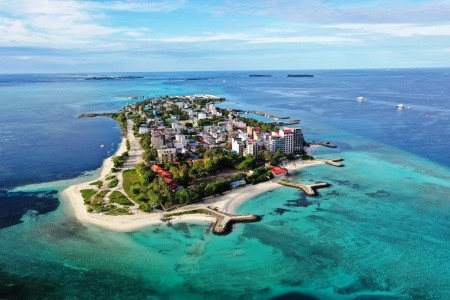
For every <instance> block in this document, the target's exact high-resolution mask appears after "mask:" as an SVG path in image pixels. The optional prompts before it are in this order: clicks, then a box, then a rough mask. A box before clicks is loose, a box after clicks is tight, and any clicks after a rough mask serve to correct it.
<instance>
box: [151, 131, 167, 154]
mask: <svg viewBox="0 0 450 300" xmlns="http://www.w3.org/2000/svg"><path fill="white" fill-rule="evenodd" d="M151 142H152V147H153V148H155V149H159V148H162V147H164V145H165V143H164V134H163V133H162V132H160V131H156V130H154V131H152V139H151Z"/></svg>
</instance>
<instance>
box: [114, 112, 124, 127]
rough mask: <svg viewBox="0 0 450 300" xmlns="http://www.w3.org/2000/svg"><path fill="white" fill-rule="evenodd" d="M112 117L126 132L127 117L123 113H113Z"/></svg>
mask: <svg viewBox="0 0 450 300" xmlns="http://www.w3.org/2000/svg"><path fill="white" fill-rule="evenodd" d="M113 117H114V118H115V119H116V120H117V122H119V125H120V128H121V129H122V132H126V131H127V117H126V116H125V113H118V114H114V115H113Z"/></svg>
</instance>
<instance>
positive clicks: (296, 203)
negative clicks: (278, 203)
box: [284, 198, 314, 207]
mask: <svg viewBox="0 0 450 300" xmlns="http://www.w3.org/2000/svg"><path fill="white" fill-rule="evenodd" d="M313 204H314V202H313V201H308V200H306V199H304V198H301V199H295V200H287V201H286V202H285V203H284V205H285V206H287V207H308V206H310V205H313Z"/></svg>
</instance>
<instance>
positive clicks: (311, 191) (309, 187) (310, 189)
mask: <svg viewBox="0 0 450 300" xmlns="http://www.w3.org/2000/svg"><path fill="white" fill-rule="evenodd" d="M278 183H279V184H281V185H284V186H290V187H294V188H298V189H300V190H302V191H304V192H305V194H306V195H308V196H312V197H313V196H317V193H316V189H318V188H324V187H329V186H330V184H329V183H326V182H318V183H314V184H301V183H297V182H293V181H290V180H286V179H281V180H280V181H278Z"/></svg>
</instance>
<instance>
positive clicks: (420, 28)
mask: <svg viewBox="0 0 450 300" xmlns="http://www.w3.org/2000/svg"><path fill="white" fill-rule="evenodd" d="M325 28H334V29H342V30H350V31H352V32H355V33H365V34H373V33H375V34H386V35H392V36H399V37H411V36H415V35H420V36H450V24H441V25H418V24H336V25H329V26H325Z"/></svg>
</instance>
